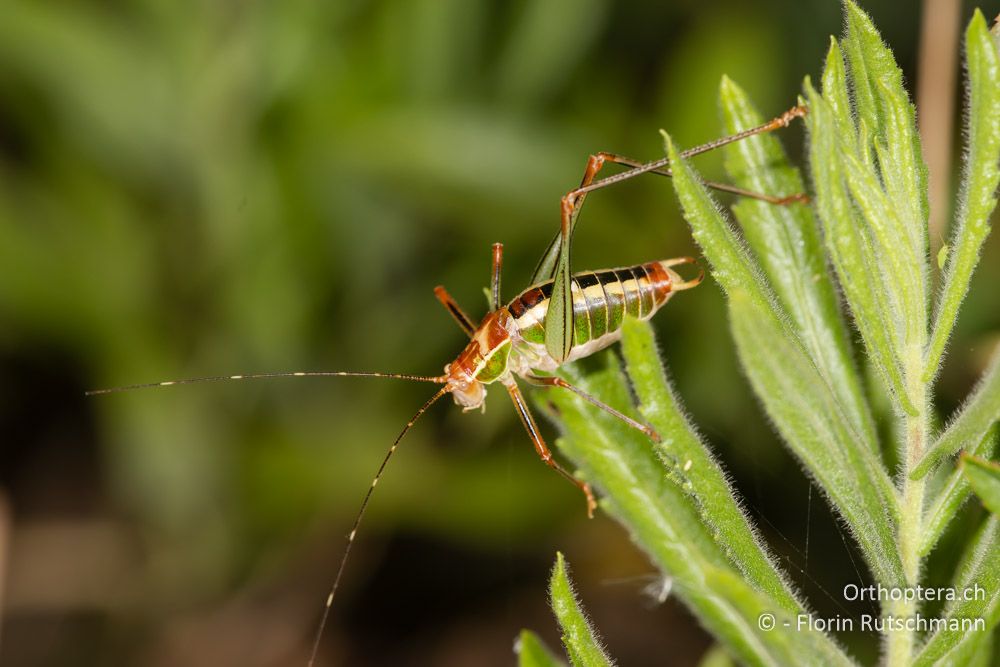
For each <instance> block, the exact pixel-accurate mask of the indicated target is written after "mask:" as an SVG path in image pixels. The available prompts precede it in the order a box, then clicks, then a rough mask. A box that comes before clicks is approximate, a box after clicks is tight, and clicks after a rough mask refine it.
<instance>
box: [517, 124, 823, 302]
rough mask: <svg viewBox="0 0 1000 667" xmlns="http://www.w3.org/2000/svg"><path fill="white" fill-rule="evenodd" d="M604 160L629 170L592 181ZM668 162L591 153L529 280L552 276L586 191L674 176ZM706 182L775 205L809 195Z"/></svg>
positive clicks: (736, 137) (747, 133)
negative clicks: (644, 176) (646, 176)
mask: <svg viewBox="0 0 1000 667" xmlns="http://www.w3.org/2000/svg"><path fill="white" fill-rule="evenodd" d="M806 113H807V109H806V107H804V106H796V107H792V108H791V109H789V110H788V111H786V112H785V113H783V114H781V115H780V116H778V117H777V118H774V119H773V120H770V121H768V122H767V123H764V124H763V125H758V126H757V127H752V128H750V129H748V130H743V131H742V132H737V133H736V134H732V135H729V136H726V137H722V138H720V139H716V140H714V141H710V142H708V143H705V144H702V145H700V146H695V147H694V148H689V149H688V150H686V151H684V152H683V153H681V155H682V156H684V157H692V156H694V155H699V154H701V153H705V152H707V151H710V150H713V149H715V148H719V147H721V146H725V145H726V144H730V143H733V142H734V141H740V140H741V139H746V138H747V137H751V136H753V135H755V134H763V133H765V132H771V131H773V130H777V129H780V128H783V127H788V125H789V124H790V123H791V122H792V121H793V120H794V119H796V118H801V117H802V116H805V115H806ZM605 162H614V163H616V164H621V165H624V166H626V167H629V169H628V170H627V171H623V172H621V173H618V174H614V175H612V176H608V177H606V178H602V179H599V180H594V179H595V177H596V175H597V172H599V171H600V170H601V167H603V166H604V163H605ZM669 164H670V160H669V159H668V158H660V159H659V160H654V161H652V162H642V161H640V160H636V159H633V158H629V157H625V156H623V155H616V154H615V153H606V152H601V153H595V154H594V155H591V156H590V158H589V159H588V160H587V167H586V169H585V170H584V173H583V179H582V180H581V182H580V186H579V187H578V188H576V189H575V190H570V191H569V192H567V193H566V195H565V196H564V197H563V198H562V201H561V206H560V213H561V223H562V224H561V226H560V231H559V234H558V235H557V236H556V238H554V239H553V240H552V243H550V244H549V247H548V248H547V249H546V251H545V254H544V255H542V259H541V260H540V261H539V262H538V266H537V267H535V273H534V275H533V276H532V282H538V281H541V280H547V279H549V278H551V277H552V273H553V270H554V268H555V264H556V259H557V257H558V255H559V249H560V248H568V244H569V238H570V235H571V234H572V232H573V227H574V226H575V224H576V218H577V217H578V216H579V214H580V208H581V207H582V206H583V202H584V200H585V199H586V196H587V193H588V192H592V191H594V190H599V189H601V188H604V187H607V186H609V185H612V184H614V183H619V182H621V181H625V180H628V179H631V178H635V177H636V176H638V175H640V174H645V173H647V172H648V173H653V174H659V175H660V176H673V172H671V171H670V168H669V166H668V165H669ZM705 185H707V186H708V187H710V188H713V189H716V190H720V191H723V192H730V193H733V194H736V195H739V196H741V197H750V198H751V199H759V200H761V201H765V202H768V203H771V204H777V205H787V204H793V203H797V202H798V203H807V202H808V201H809V197H808V195H806V194H804V193H796V194H792V195H787V196H773V195H766V194H761V193H759V192H752V191H750V190H744V189H743V188H738V187H736V186H734V185H729V184H727V183H714V182H710V181H709V182H706V183H705Z"/></svg>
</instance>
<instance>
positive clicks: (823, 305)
mask: <svg viewBox="0 0 1000 667" xmlns="http://www.w3.org/2000/svg"><path fill="white" fill-rule="evenodd" d="M720 100H721V105H722V111H723V119H724V121H725V129H726V132H727V133H729V134H735V133H736V132H738V131H740V130H743V129H745V128H748V127H756V126H758V125H760V124H762V123H763V122H764V119H763V117H762V116H761V114H760V113H759V112H758V111H757V110H756V109H755V108H754V106H753V104H752V103H751V102H750V100H749V98H748V97H747V95H746V93H744V92H743V90H742V89H740V87H739V86H737V85H736V84H735V83H733V82H732V81H731V80H730V79H729V78H727V77H723V79H722V85H721V90H720ZM725 151H726V170H727V172H728V173H729V175H730V177H731V178H732V179H733V181H734V182H735V183H736V185H738V186H740V187H742V188H745V189H747V190H750V191H753V192H762V193H768V194H773V195H788V194H793V193H796V192H804V191H805V185H804V183H803V182H802V178H801V176H800V175H799V172H798V170H797V169H795V168H793V167H792V166H791V165H790V164H789V163H788V158H787V157H786V156H785V152H784V150H782V148H781V144H780V143H779V141H778V139H777V137H775V136H774V135H772V134H769V133H768V134H758V135H756V136H753V137H749V138H747V139H744V140H742V141H737V142H734V143H731V144H729V145H727V146H726V148H725ZM733 213H734V214H735V216H736V219H737V220H738V221H739V223H740V226H741V227H742V228H743V233H744V236H745V237H746V239H747V242H748V243H749V244H750V247H751V248H752V249H753V251H754V253H755V254H756V256H757V259H758V261H759V262H760V265H761V267H762V268H763V269H764V273H765V274H766V275H767V277H768V279H769V281H770V284H771V286H772V287H773V288H774V291H775V294H776V296H777V298H778V301H779V302H780V303H781V306H782V307H783V309H784V311H785V312H786V313H788V315H789V316H790V317H791V320H792V324H793V325H794V328H795V330H796V332H797V333H798V335H799V337H800V338H801V340H802V342H803V344H804V345H805V347H806V349H807V351H808V352H809V354H810V356H811V357H812V358H813V360H814V361H815V362H816V366H817V370H819V372H820V373H821V374H822V375H823V378H824V380H825V381H826V382H827V383H828V384H829V385H830V387H831V388H832V390H833V391H834V393H835V394H836V395H837V397H838V398H839V400H840V403H841V404H842V405H843V406H844V407H845V409H846V410H847V412H848V415H849V416H850V419H851V421H852V422H853V424H854V428H855V430H857V431H858V432H859V433H862V434H864V438H865V443H866V444H868V445H870V446H872V447H875V446H877V444H878V440H877V437H876V435H875V426H874V422H873V420H872V416H871V413H870V412H869V410H868V405H867V403H866V402H865V399H864V392H863V391H862V389H861V386H862V383H861V379H860V376H859V374H858V371H857V368H856V367H855V365H854V361H853V359H852V357H851V347H850V341H849V339H848V336H847V329H846V327H845V326H844V322H843V320H842V319H841V316H840V309H839V304H838V303H837V296H836V292H835V290H834V286H833V281H832V280H831V278H830V275H829V273H828V272H827V268H826V258H825V257H824V254H823V245H822V242H821V240H820V238H819V230H818V228H817V223H816V220H815V218H814V217H813V215H812V211H811V209H810V208H809V207H808V206H806V205H804V204H794V205H789V206H776V205H774V204H769V203H767V202H764V201H760V200H756V199H750V198H745V199H742V200H740V201H738V202H737V203H736V204H735V205H734V206H733Z"/></svg>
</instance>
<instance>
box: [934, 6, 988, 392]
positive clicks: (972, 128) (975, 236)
mask: <svg viewBox="0 0 1000 667" xmlns="http://www.w3.org/2000/svg"><path fill="white" fill-rule="evenodd" d="M965 61H966V69H967V71H968V73H969V74H968V79H969V80H968V91H969V92H968V99H969V111H968V121H967V122H968V125H967V128H966V135H967V136H968V138H969V139H968V141H969V146H968V149H967V150H966V153H965V169H964V176H963V179H962V188H961V201H960V203H959V208H958V214H957V224H956V226H955V230H954V232H953V234H952V238H951V242H950V244H949V245H950V246H951V247H952V252H951V253H950V257H949V258H948V263H947V266H946V270H945V274H944V282H943V287H942V289H941V295H940V298H939V300H938V305H937V314H936V319H935V322H934V333H933V336H932V338H931V343H930V347H929V350H928V352H927V360H926V363H925V370H924V379H925V380H930V379H931V378H933V377H934V376H935V375H936V374H937V372H938V370H939V366H940V360H941V356H942V355H943V353H944V348H945V345H946V344H947V342H948V338H949V336H950V335H951V331H952V328H953V327H954V325H955V320H956V318H957V316H958V309H959V306H960V305H961V303H962V301H963V300H964V299H965V295H966V293H967V292H968V290H969V281H970V279H971V278H972V272H973V270H974V269H975V268H976V265H977V264H978V263H979V255H980V251H981V250H982V247H983V243H984V241H985V240H986V236H987V235H988V234H989V232H990V214H991V213H992V212H993V209H994V208H995V207H996V201H997V200H996V190H997V185H998V183H1000V167H998V162H1000V113H997V109H998V108H1000V55H998V53H997V46H996V44H995V43H994V41H993V39H992V38H991V36H990V33H989V30H988V29H987V26H986V19H984V18H983V15H982V13H981V12H980V11H979V10H976V13H975V15H974V16H973V18H972V21H971V22H970V23H969V27H968V29H967V30H966V32H965Z"/></svg>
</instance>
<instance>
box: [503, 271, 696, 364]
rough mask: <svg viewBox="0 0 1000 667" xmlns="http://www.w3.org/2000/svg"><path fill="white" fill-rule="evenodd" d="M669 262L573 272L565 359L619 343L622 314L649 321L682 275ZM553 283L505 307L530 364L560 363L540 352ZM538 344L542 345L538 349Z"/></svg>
mask: <svg viewBox="0 0 1000 667" xmlns="http://www.w3.org/2000/svg"><path fill="white" fill-rule="evenodd" d="M672 263H674V262H672V261H670V260H667V261H661V262H649V263H647V264H640V265H638V266H630V267H625V268H620V269H606V270H604V271H588V272H585V273H578V274H576V275H574V276H573V283H572V292H571V293H572V296H573V347H572V348H571V350H570V354H569V357H568V358H567V359H566V361H572V360H573V359H579V358H581V357H584V356H587V355H588V354H591V353H593V352H595V351H597V350H600V349H602V348H604V347H607V346H608V345H610V344H612V343H614V342H615V341H617V340H618V339H619V338H620V336H621V326H622V321H623V320H624V319H625V315H626V314H628V315H631V316H633V317H636V318H639V319H642V320H648V319H649V318H650V317H652V316H653V314H654V313H655V312H656V311H657V310H659V309H660V307H661V306H662V305H663V304H665V303H666V302H667V300H668V299H669V298H670V297H671V296H672V295H673V292H674V285H675V284H676V283H679V282H680V277H679V276H678V275H677V274H676V273H675V272H674V271H673V270H671V269H670V268H668V267H669V265H670V264H672ZM551 294H552V281H548V282H545V283H542V284H540V285H535V286H533V287H529V288H528V289H527V290H525V291H524V292H522V293H521V294H519V295H518V296H517V297H515V298H514V299H513V300H512V301H511V302H510V303H509V304H508V305H507V310H508V311H509V312H510V314H511V316H512V317H513V318H514V323H515V326H516V329H517V332H518V334H520V338H521V339H523V341H524V343H527V344H528V347H530V348H531V349H530V350H527V349H525V350H522V351H523V352H528V353H529V354H528V355H527V356H530V357H533V360H532V364H531V365H532V367H534V368H538V369H540V370H552V369H553V368H555V367H556V366H558V363H556V362H555V360H552V359H549V358H548V355H547V354H544V358H542V357H541V356H540V355H541V354H542V352H543V351H544V348H545V317H546V315H547V314H548V307H549V297H550V296H551ZM539 346H540V349H539Z"/></svg>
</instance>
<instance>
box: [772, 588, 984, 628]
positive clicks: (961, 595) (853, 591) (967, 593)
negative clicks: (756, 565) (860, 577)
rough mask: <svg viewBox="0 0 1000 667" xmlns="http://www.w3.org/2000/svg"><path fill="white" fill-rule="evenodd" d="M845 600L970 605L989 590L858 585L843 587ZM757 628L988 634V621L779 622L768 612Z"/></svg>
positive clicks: (804, 618) (808, 618) (865, 618)
mask: <svg viewBox="0 0 1000 667" xmlns="http://www.w3.org/2000/svg"><path fill="white" fill-rule="evenodd" d="M844 599H845V600H849V601H851V602H854V601H858V600H861V601H870V602H888V601H891V602H900V601H904V602H914V601H916V602H926V601H934V600H940V601H944V602H971V601H985V600H986V590H985V589H984V588H983V587H982V586H980V585H978V584H975V585H973V586H967V587H964V588H954V587H929V586H912V587H901V588H891V587H885V586H882V585H881V584H875V585H873V586H858V585H857V584H847V585H846V586H844ZM757 626H758V627H759V628H760V629H761V630H763V631H764V632H770V631H771V630H774V629H775V628H776V627H778V626H782V627H785V628H789V629H794V630H798V631H802V630H814V631H820V632H825V631H830V630H832V631H834V632H852V631H854V630H860V631H862V632H878V633H885V632H937V631H939V630H951V631H959V632H982V631H985V630H986V621H985V619H983V618H975V617H972V618H957V617H952V618H928V617H926V616H923V615H921V614H920V613H916V614H913V615H912V616H892V615H886V616H879V615H875V614H861V615H860V617H859V618H849V617H847V616H840V615H838V616H833V617H829V618H820V617H816V616H812V615H810V614H798V615H797V616H796V617H795V619H794V621H793V620H792V619H787V620H785V619H780V618H777V617H776V616H775V615H774V614H771V613H768V612H765V613H763V614H761V615H760V616H759V617H758V618H757Z"/></svg>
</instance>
